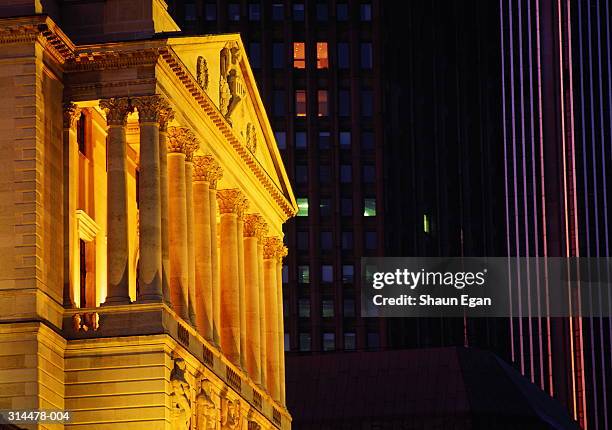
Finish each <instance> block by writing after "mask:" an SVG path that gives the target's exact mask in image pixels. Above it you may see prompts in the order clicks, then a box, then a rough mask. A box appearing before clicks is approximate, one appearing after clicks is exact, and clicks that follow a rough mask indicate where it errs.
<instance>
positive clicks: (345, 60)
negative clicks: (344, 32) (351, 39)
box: [338, 42, 350, 69]
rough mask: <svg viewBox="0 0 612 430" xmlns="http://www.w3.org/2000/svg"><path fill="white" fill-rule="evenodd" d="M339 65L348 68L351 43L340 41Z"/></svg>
mask: <svg viewBox="0 0 612 430" xmlns="http://www.w3.org/2000/svg"><path fill="white" fill-rule="evenodd" d="M338 67H339V68H340V69H348V68H349V67H350V62H349V44H348V43H346V42H340V43H338Z"/></svg>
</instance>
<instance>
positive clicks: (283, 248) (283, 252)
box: [277, 245, 289, 263]
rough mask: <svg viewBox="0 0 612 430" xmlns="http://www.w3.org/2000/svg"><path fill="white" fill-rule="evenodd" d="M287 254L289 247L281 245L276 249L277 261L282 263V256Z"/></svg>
mask: <svg viewBox="0 0 612 430" xmlns="http://www.w3.org/2000/svg"><path fill="white" fill-rule="evenodd" d="M287 254H289V249H288V248H287V247H286V246H285V245H281V246H280V248H279V250H278V255H277V257H278V262H279V263H282V262H283V258H285V257H286V256H287Z"/></svg>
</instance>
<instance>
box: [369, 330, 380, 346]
mask: <svg viewBox="0 0 612 430" xmlns="http://www.w3.org/2000/svg"><path fill="white" fill-rule="evenodd" d="M368 348H380V334H378V333H375V332H370V333H368Z"/></svg>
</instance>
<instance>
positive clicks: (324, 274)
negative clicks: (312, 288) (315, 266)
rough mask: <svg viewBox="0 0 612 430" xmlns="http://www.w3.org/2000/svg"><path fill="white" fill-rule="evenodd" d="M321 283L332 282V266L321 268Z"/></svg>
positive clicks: (327, 265) (326, 265)
mask: <svg viewBox="0 0 612 430" xmlns="http://www.w3.org/2000/svg"><path fill="white" fill-rule="evenodd" d="M321 282H328V283H329V282H334V266H332V265H330V264H324V265H322V266H321Z"/></svg>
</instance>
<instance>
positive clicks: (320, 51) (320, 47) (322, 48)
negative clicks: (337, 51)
mask: <svg viewBox="0 0 612 430" xmlns="http://www.w3.org/2000/svg"><path fill="white" fill-rule="evenodd" d="M328 67H329V56H328V54H327V42H317V69H327V68H328Z"/></svg>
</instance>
